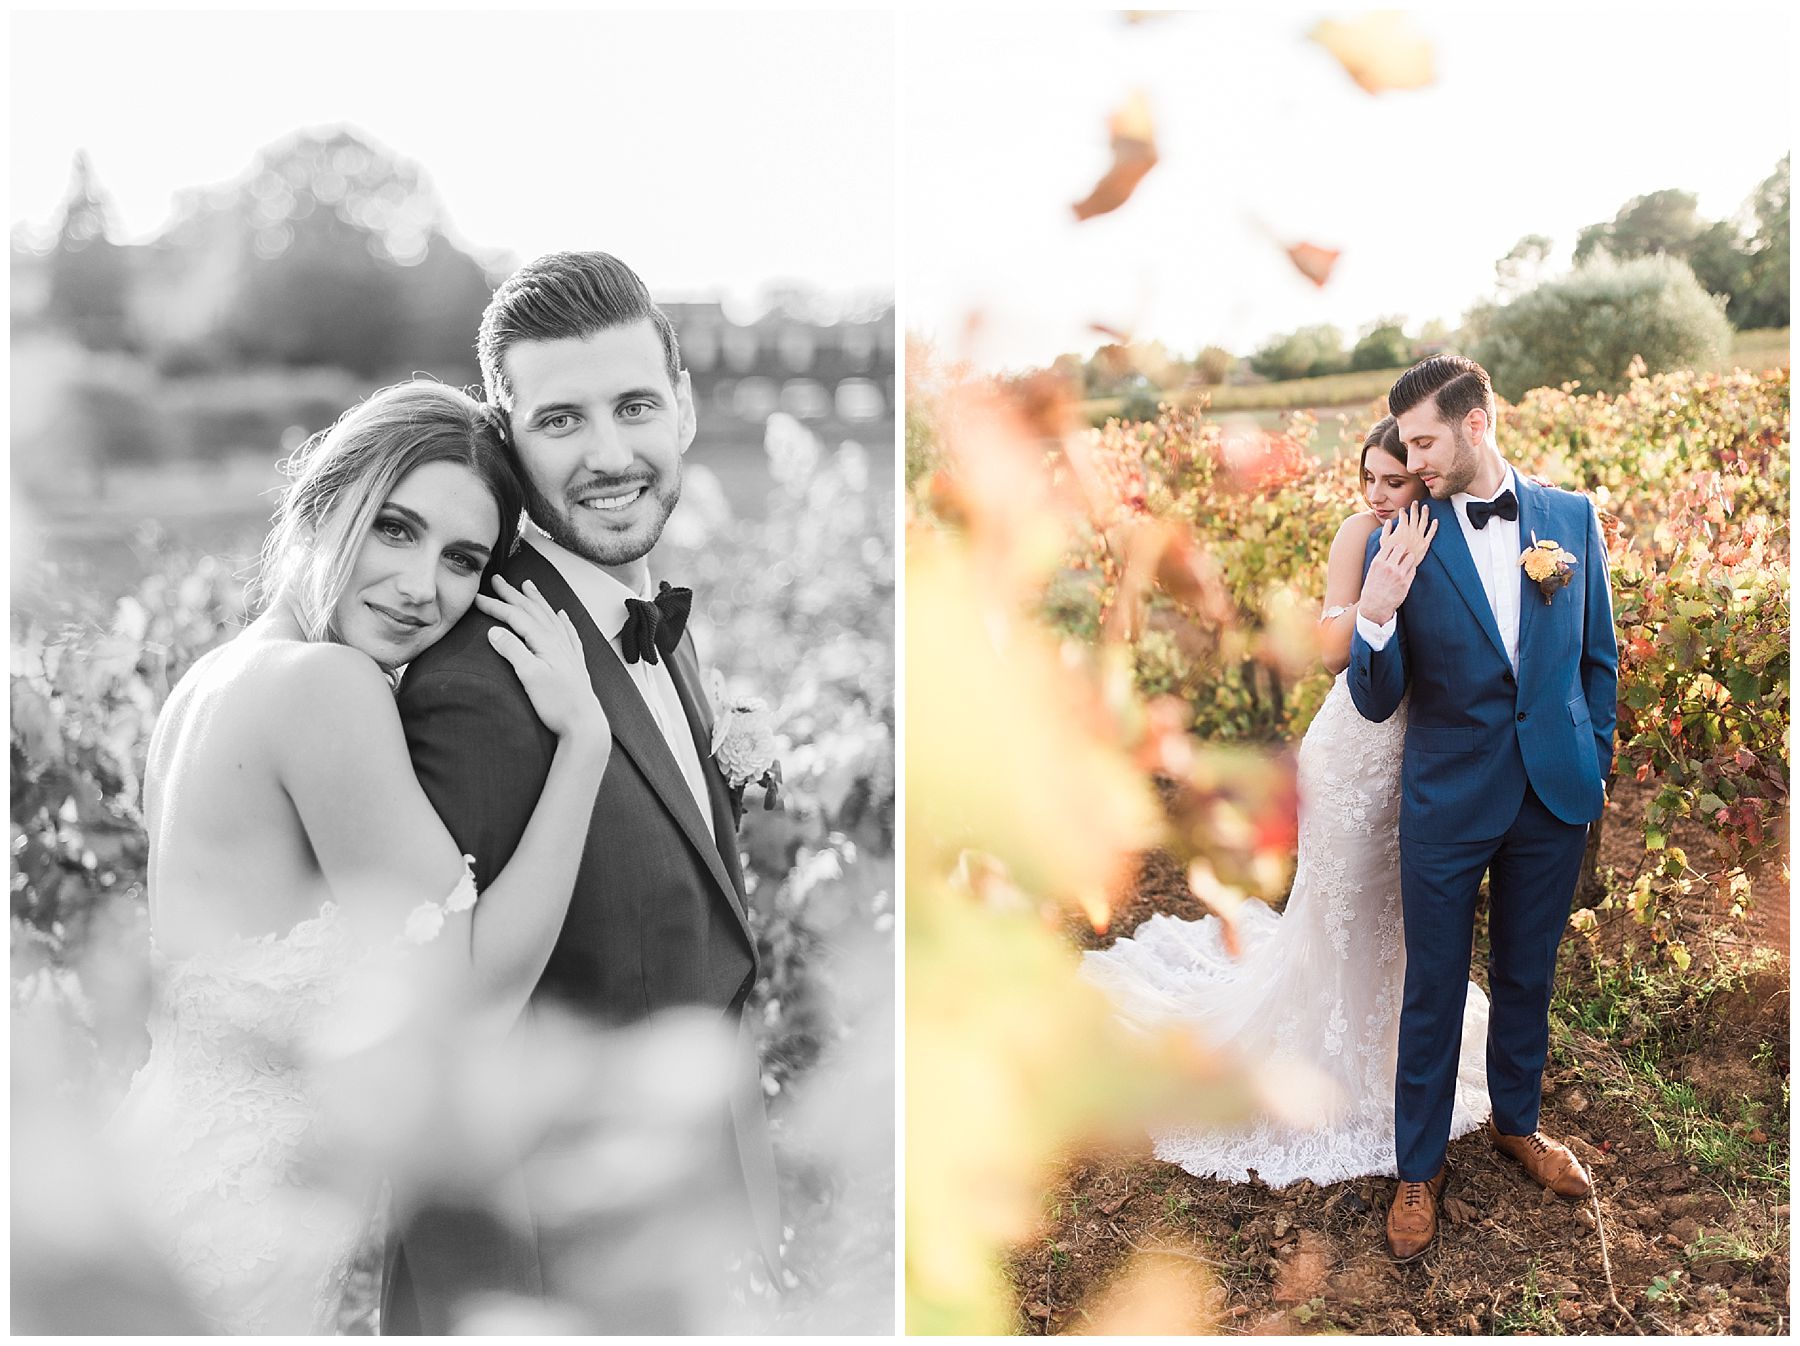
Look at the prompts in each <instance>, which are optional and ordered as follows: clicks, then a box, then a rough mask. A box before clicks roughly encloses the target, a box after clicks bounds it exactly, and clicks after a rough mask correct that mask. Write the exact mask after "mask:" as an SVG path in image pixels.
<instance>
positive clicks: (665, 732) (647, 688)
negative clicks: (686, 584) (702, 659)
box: [529, 527, 718, 841]
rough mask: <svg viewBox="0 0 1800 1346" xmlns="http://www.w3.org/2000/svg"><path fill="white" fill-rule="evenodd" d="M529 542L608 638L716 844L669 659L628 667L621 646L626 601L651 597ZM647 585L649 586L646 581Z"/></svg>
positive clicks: (558, 550)
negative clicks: (553, 567)
mask: <svg viewBox="0 0 1800 1346" xmlns="http://www.w3.org/2000/svg"><path fill="white" fill-rule="evenodd" d="M529 539H530V542H531V545H532V546H534V547H536V548H537V549H538V550H539V551H540V552H542V553H543V554H544V557H545V559H546V560H548V561H549V562H550V564H551V565H553V566H555V567H556V570H557V573H558V574H560V575H561V576H562V577H563V578H564V579H565V580H567V581H568V582H569V587H570V588H571V589H573V590H574V591H575V597H577V598H579V599H580V600H581V605H582V606H583V607H584V608H586V609H587V612H588V616H589V617H591V618H593V621H594V625H595V626H596V627H598V628H599V629H600V634H601V635H603V636H605V637H606V639H607V643H608V644H610V645H611V646H612V648H613V653H614V654H616V655H618V656H619V662H620V663H622V664H624V665H625V672H626V673H627V674H628V675H629V676H630V678H631V681H632V683H633V684H634V685H635V686H636V687H637V690H638V695H639V696H641V697H642V698H643V700H644V708H645V709H646V710H648V711H649V712H650V718H651V719H653V720H655V721H656V727H657V728H658V729H660V730H662V736H663V739H664V741H665V742H667V743H668V745H669V753H670V755H671V756H673V757H674V759H675V765H676V766H678V767H680V768H681V775H682V778H683V779H684V780H686V781H687V786H688V789H689V790H690V791H692V792H693V796H694V804H695V806H696V807H698V808H699V810H700V816H701V817H702V818H704V819H705V820H706V830H707V833H708V835H710V836H712V838H713V839H714V840H715V841H716V840H718V833H717V831H716V830H715V828H714V826H713V816H712V803H711V801H710V800H708V799H707V797H706V776H705V774H704V772H703V770H702V767H701V764H700V752H699V749H698V748H696V747H695V746H694V735H693V731H692V730H690V729H689V727H688V721H687V712H686V711H684V710H683V709H682V708H681V696H680V694H679V693H678V692H677V691H676V690H675V679H674V678H673V677H671V676H670V675H669V661H668V659H667V657H666V656H662V655H660V654H659V656H658V658H657V661H656V662H655V663H654V664H653V663H651V662H650V661H649V660H648V659H640V660H638V661H637V662H636V663H628V662H626V659H625V651H624V650H623V649H622V648H621V646H620V643H619V633H620V632H621V631H623V630H624V629H625V618H626V616H627V611H626V608H625V600H626V599H627V598H641V599H644V600H645V601H646V602H648V601H649V600H650V599H651V597H652V596H653V595H652V594H651V593H633V592H632V591H631V590H630V589H629V588H627V587H626V586H625V585H623V584H621V583H620V582H619V581H618V580H616V579H614V578H613V577H612V576H611V575H609V574H607V573H606V571H604V570H602V569H601V568H600V567H599V566H597V565H595V564H594V563H593V562H592V561H589V560H587V559H586V558H584V557H580V556H577V555H575V553H574V552H571V551H569V550H567V549H566V548H563V547H559V546H558V545H557V544H556V543H554V542H552V541H551V540H550V539H549V538H548V537H546V536H545V535H544V533H543V532H542V530H540V529H538V528H536V527H533V528H531V530H530V534H529ZM645 582H646V584H648V583H649V581H648V579H646V581H645Z"/></svg>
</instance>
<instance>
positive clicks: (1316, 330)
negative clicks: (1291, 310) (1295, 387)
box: [1250, 324, 1349, 379]
mask: <svg viewBox="0 0 1800 1346" xmlns="http://www.w3.org/2000/svg"><path fill="white" fill-rule="evenodd" d="M1348 366H1349V358H1348V356H1346V355H1345V353H1344V334H1343V333H1342V332H1340V331H1339V330H1338V329H1337V328H1335V327H1332V326H1331V325H1329V324H1320V325H1318V326H1315V327H1302V328H1300V329H1299V330H1298V331H1296V332H1289V333H1288V334H1287V335H1285V336H1278V337H1275V338H1273V339H1272V340H1270V341H1268V342H1267V343H1266V344H1264V345H1263V347H1262V348H1261V349H1260V350H1258V351H1257V352H1256V353H1255V354H1253V355H1252V356H1251V357H1250V367H1251V368H1252V369H1254V370H1255V371H1256V372H1257V373H1258V374H1261V375H1262V376H1263V377H1264V378H1270V379H1303V378H1312V377H1317V376H1318V375H1321V374H1337V373H1341V372H1342V371H1343V370H1344V369H1346V368H1348Z"/></svg>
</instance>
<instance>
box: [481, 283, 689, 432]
mask: <svg viewBox="0 0 1800 1346" xmlns="http://www.w3.org/2000/svg"><path fill="white" fill-rule="evenodd" d="M646 318H647V319H649V320H650V324H651V326H653V327H654V328H655V329H656V334H657V336H658V337H659V338H660V339H661V341H662V348H663V362H664V367H665V368H666V369H667V370H668V373H669V386H670V387H674V386H675V385H676V383H678V382H679V380H680V375H681V347H680V345H679V343H678V342H677V341H676V339H675V324H674V323H672V322H670V321H669V315H668V314H666V313H664V312H663V311H662V310H661V309H660V308H658V307H657V306H656V304H655V302H654V301H652V300H651V298H650V291H649V290H648V289H647V288H646V287H645V285H644V282H643V281H642V280H640V279H638V274H637V272H635V271H633V270H632V269H631V268H630V267H628V266H626V265H625V263H623V262H621V261H620V260H619V259H618V258H617V257H614V256H612V255H611V254H609V253H604V252H552V253H547V254H545V255H544V256H542V257H539V258H538V259H537V260H536V261H533V262H527V263H526V264H525V265H524V266H522V267H520V268H519V269H518V270H517V271H515V272H513V273H512V275H510V276H508V277H507V278H506V279H505V280H504V281H502V282H501V284H500V288H499V289H497V290H495V291H494V297H493V298H492V299H490V300H488V306H487V308H486V309H485V310H484V311H483V312H482V315H481V331H480V333H479V334H478V335H477V336H476V338H475V354H476V357H477V358H478V359H479V360H480V361H481V382H482V384H483V386H484V387H485V388H486V389H487V399H488V401H489V402H491V403H492V404H493V405H495V406H497V407H499V408H500V409H501V410H502V411H509V412H510V411H511V410H512V400H513V389H512V381H511V380H510V379H508V378H507V375H506V352H507V351H508V350H509V349H510V348H511V347H512V346H513V345H514V344H515V343H517V342H520V341H562V340H566V339H571V338H572V339H574V340H577V341H579V340H583V339H585V338H587V337H591V336H593V335H594V333H596V332H603V331H605V330H606V329H607V328H609V327H625V326H628V325H629V324H631V323H634V322H641V321H643V320H644V319H646Z"/></svg>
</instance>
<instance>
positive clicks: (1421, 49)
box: [1307, 10, 1437, 94]
mask: <svg viewBox="0 0 1800 1346" xmlns="http://www.w3.org/2000/svg"><path fill="white" fill-rule="evenodd" d="M1307 36H1309V37H1310V38H1312V40H1313V41H1314V42H1317V43H1318V44H1319V45H1320V46H1322V47H1324V48H1325V50H1326V51H1328V52H1330V53H1331V54H1332V55H1333V56H1335V57H1337V59H1338V63H1339V64H1340V65H1342V66H1343V67H1344V69H1345V70H1346V71H1348V72H1349V75H1350V78H1351V79H1353V80H1355V81H1356V82H1357V83H1358V84H1359V85H1361V86H1362V88H1363V89H1364V90H1365V91H1366V92H1368V93H1372V94H1378V93H1386V92H1388V91H1389V90H1391V89H1422V88H1424V87H1425V86H1426V85H1428V84H1430V83H1432V81H1433V80H1435V79H1436V78H1437V75H1436V72H1435V71H1434V69H1433V67H1432V55H1431V43H1430V42H1428V41H1427V40H1426V39H1425V37H1424V35H1423V34H1421V33H1420V32H1419V30H1418V29H1417V28H1415V27H1414V26H1413V23H1412V20H1411V19H1410V18H1409V17H1408V16H1407V15H1405V14H1403V13H1401V12H1400V11H1398V10H1379V11H1376V12H1375V13H1372V14H1364V15H1363V16H1361V17H1360V18H1355V19H1349V20H1345V21H1342V22H1340V21H1339V20H1336V19H1326V20H1324V21H1323V22H1321V23H1320V24H1319V25H1318V26H1317V27H1316V28H1314V29H1313V30H1312V32H1311V33H1309V34H1307Z"/></svg>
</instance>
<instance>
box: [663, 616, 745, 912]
mask: <svg viewBox="0 0 1800 1346" xmlns="http://www.w3.org/2000/svg"><path fill="white" fill-rule="evenodd" d="M669 676H670V677H671V678H672V679H673V680H674V682H675V693H676V695H677V696H678V697H679V698H680V700H681V709H682V710H683V712H685V713H686V715H687V722H688V729H689V731H690V732H692V734H693V735H694V748H695V750H696V751H697V752H698V753H699V754H700V774H701V775H702V776H703V777H704V778H705V780H706V798H707V802H708V803H710V804H711V805H712V816H713V834H714V835H715V836H716V837H718V839H719V840H718V843H717V844H716V845H715V846H714V848H713V849H714V850H716V851H717V852H718V853H719V859H720V863H721V864H722V865H723V866H724V869H725V872H726V875H727V876H728V882H727V883H726V885H725V887H726V892H727V894H728V895H729V896H730V897H731V899H732V905H733V906H735V907H737V908H738V915H739V916H740V917H742V916H743V915H744V912H743V892H744V872H743V868H742V866H741V865H740V863H739V861H738V849H737V844H736V841H735V838H736V837H737V820H736V819H735V818H734V817H733V816H732V812H731V798H730V796H729V795H728V794H727V792H726V788H725V775H724V773H723V772H721V771H720V770H719V767H718V763H716V762H715V761H714V760H713V755H712V731H713V721H712V715H711V714H710V712H709V711H708V709H707V704H706V698H705V697H704V696H702V695H701V693H700V656H699V654H697V653H696V652H695V650H694V638H693V637H692V636H691V635H688V634H687V633H685V632H684V633H683V634H682V637H681V643H680V644H678V645H677V646H676V647H675V652H674V653H673V654H672V655H670V656H669ZM749 928H750V927H749V925H748V924H746V925H745V927H744V930H745V933H746V934H748V933H749Z"/></svg>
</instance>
